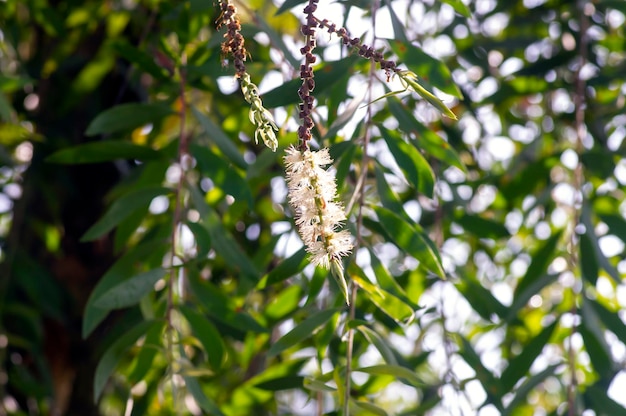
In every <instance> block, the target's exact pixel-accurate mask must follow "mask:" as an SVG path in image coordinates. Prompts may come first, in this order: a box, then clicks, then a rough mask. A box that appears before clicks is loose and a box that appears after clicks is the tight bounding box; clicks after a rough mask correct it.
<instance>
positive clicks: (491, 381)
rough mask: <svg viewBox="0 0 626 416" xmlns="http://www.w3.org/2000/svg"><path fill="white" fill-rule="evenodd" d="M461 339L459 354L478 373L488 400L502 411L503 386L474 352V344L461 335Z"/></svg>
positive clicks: (477, 376)
mask: <svg viewBox="0 0 626 416" xmlns="http://www.w3.org/2000/svg"><path fill="white" fill-rule="evenodd" d="M459 338H460V339H461V350H460V351H459V354H460V355H461V357H463V359H464V360H465V362H466V363H467V364H468V365H469V366H470V367H471V368H472V369H474V371H475V372H476V378H477V379H478V381H480V383H481V384H482V386H483V389H485V392H487V400H489V401H490V402H491V403H493V405H494V406H495V407H496V408H497V409H498V410H500V411H502V401H501V397H502V394H501V391H502V389H501V385H500V383H499V381H498V380H496V378H495V377H494V376H493V374H491V372H490V371H489V370H487V368H486V367H485V366H484V365H483V363H482V361H481V360H480V357H479V356H478V354H477V353H476V351H474V347H472V344H471V343H470V342H469V341H468V340H467V339H466V338H465V337H463V336H462V335H459Z"/></svg>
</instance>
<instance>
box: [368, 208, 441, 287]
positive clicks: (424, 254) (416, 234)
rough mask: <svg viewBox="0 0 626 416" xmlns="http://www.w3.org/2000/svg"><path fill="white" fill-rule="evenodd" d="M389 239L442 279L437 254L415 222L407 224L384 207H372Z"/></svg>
mask: <svg viewBox="0 0 626 416" xmlns="http://www.w3.org/2000/svg"><path fill="white" fill-rule="evenodd" d="M374 211H376V215H377V216H378V219H379V220H380V223H381V225H382V226H383V229H384V230H385V231H386V232H387V235H388V236H389V239H390V240H391V241H392V242H393V243H394V244H395V245H397V246H398V248H400V249H401V250H403V251H404V252H406V253H407V254H410V255H411V256H413V257H415V259H417V260H419V262H420V265H421V266H422V267H424V268H426V269H427V270H429V271H431V272H433V273H434V274H436V275H437V276H439V277H441V278H442V279H445V278H446V274H445V271H444V270H443V266H442V265H441V260H440V258H439V255H438V253H437V251H436V249H435V248H434V245H433V243H432V242H431V241H430V239H429V238H428V236H427V235H426V234H425V233H424V232H423V230H421V229H420V228H421V227H420V228H418V227H419V225H417V224H409V223H408V222H407V221H406V220H404V219H402V218H401V217H400V216H398V215H397V214H396V213H394V212H392V211H389V210H388V209H386V208H382V207H374Z"/></svg>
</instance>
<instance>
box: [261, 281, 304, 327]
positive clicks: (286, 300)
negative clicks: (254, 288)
mask: <svg viewBox="0 0 626 416" xmlns="http://www.w3.org/2000/svg"><path fill="white" fill-rule="evenodd" d="M301 297H302V289H301V288H300V287H299V286H296V285H292V286H287V288H286V289H285V290H283V291H281V292H280V293H278V294H277V295H276V296H273V297H272V298H270V300H269V303H268V305H267V307H266V308H265V316H267V317H268V318H270V319H272V320H273V321H279V320H282V319H285V318H286V317H287V316H289V315H290V314H291V313H292V312H294V311H295V310H296V309H297V308H298V304H299V303H300V299H301Z"/></svg>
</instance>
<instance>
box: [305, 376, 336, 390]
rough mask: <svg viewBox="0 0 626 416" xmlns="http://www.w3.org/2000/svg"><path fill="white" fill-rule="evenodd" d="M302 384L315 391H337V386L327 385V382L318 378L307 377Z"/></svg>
mask: <svg viewBox="0 0 626 416" xmlns="http://www.w3.org/2000/svg"><path fill="white" fill-rule="evenodd" d="M302 384H303V387H304V388H305V389H307V390H311V391H315V392H318V393H327V392H335V391H337V389H336V388H334V387H331V386H329V385H327V384H326V382H324V381H321V380H316V379H314V378H309V377H305V378H304V381H303V383H302Z"/></svg>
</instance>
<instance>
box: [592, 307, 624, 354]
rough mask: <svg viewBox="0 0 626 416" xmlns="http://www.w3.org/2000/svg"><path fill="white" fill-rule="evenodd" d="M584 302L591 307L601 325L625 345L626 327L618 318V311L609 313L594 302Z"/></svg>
mask: <svg viewBox="0 0 626 416" xmlns="http://www.w3.org/2000/svg"><path fill="white" fill-rule="evenodd" d="M585 302H588V303H589V304H590V305H591V306H592V308H593V309H594V311H595V313H596V314H597V316H598V318H600V321H601V322H602V324H603V325H604V326H606V328H607V329H609V330H610V331H611V332H613V333H614V334H615V335H616V336H617V338H619V340H620V341H622V342H623V343H624V344H626V325H625V324H624V321H622V319H621V318H620V317H619V314H618V311H610V310H608V309H607V308H605V307H604V306H603V305H601V304H600V303H599V302H597V301H595V300H591V299H586V300H585Z"/></svg>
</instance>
